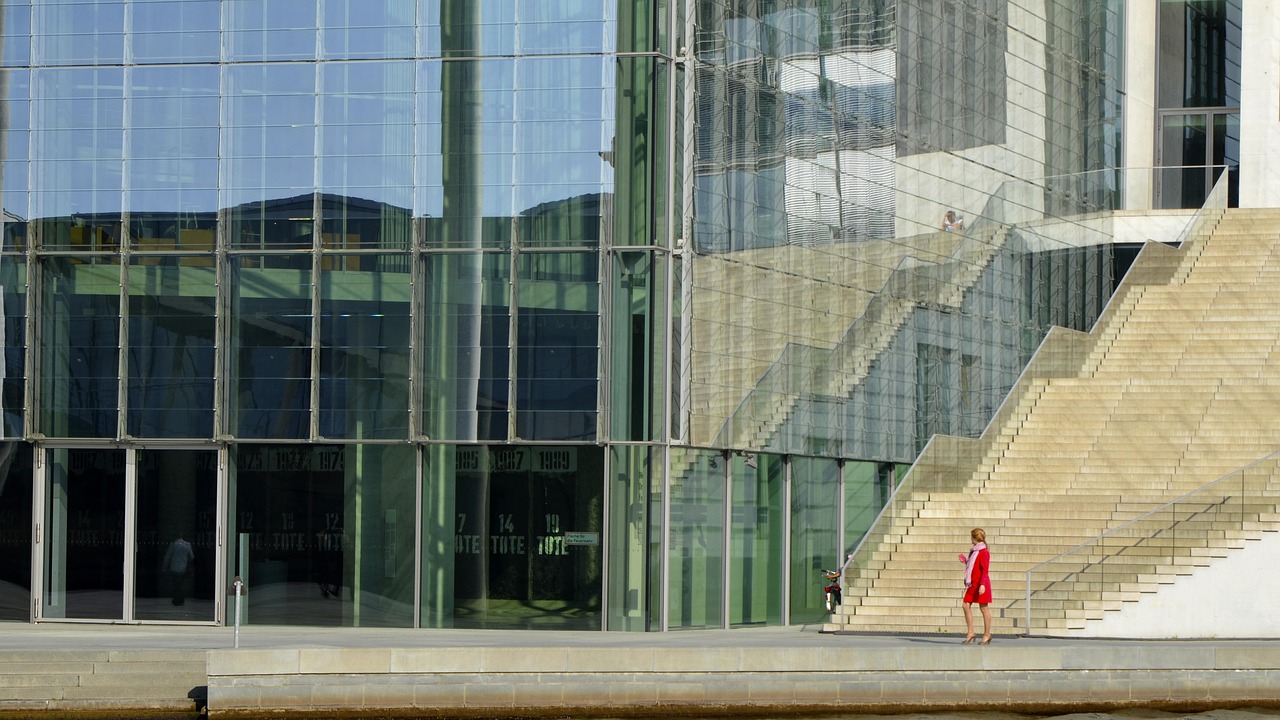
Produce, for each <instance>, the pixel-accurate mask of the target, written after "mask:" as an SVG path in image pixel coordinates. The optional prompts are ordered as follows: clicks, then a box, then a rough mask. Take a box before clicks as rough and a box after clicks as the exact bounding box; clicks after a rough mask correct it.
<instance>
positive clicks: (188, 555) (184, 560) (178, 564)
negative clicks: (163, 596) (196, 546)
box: [160, 533, 196, 605]
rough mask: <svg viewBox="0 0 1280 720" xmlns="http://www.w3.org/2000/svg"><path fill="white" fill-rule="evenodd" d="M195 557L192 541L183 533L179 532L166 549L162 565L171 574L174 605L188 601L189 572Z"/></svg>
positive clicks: (170, 585)
mask: <svg viewBox="0 0 1280 720" xmlns="http://www.w3.org/2000/svg"><path fill="white" fill-rule="evenodd" d="M195 559H196V553H195V551H194V550H192V549H191V543H189V542H187V541H186V540H183V539H182V533H178V534H177V536H175V537H174V539H173V542H171V543H169V547H168V548H167V549H166V550H165V551H164V559H163V560H161V561H160V567H161V568H163V570H164V572H165V574H167V575H168V576H169V589H170V591H171V594H172V596H173V604H174V605H184V604H186V602H187V573H188V572H189V571H190V570H191V565H192V563H193V562H194V561H195Z"/></svg>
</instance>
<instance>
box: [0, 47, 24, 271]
mask: <svg viewBox="0 0 1280 720" xmlns="http://www.w3.org/2000/svg"><path fill="white" fill-rule="evenodd" d="M6 40H7V38H6ZM5 49H8V46H7V45H6V46H5ZM0 83H2V84H0V87H2V88H3V89H4V92H3V96H0V101H2V102H3V103H4V108H5V115H4V118H5V124H6V127H4V130H3V133H0V143H2V145H0V151H3V155H0V189H2V192H3V195H2V196H0V197H2V198H3V201H4V202H3V210H4V213H3V216H0V221H2V222H3V223H4V234H3V235H2V236H0V250H16V251H23V250H26V249H27V243H28V240H27V234H28V223H27V220H28V219H29V217H30V207H29V206H30V200H31V198H30V197H29V194H28V192H27V191H28V190H29V189H30V187H29V184H28V175H29V174H30V172H31V166H30V162H29V161H30V159H31V100H30V98H31V72H30V71H28V70H3V71H0Z"/></svg>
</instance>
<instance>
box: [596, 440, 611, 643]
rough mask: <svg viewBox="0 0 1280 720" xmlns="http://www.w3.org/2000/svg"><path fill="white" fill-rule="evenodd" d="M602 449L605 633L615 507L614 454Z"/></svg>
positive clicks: (602, 621) (602, 624)
mask: <svg viewBox="0 0 1280 720" xmlns="http://www.w3.org/2000/svg"><path fill="white" fill-rule="evenodd" d="M602 449H603V450H604V453H603V454H604V458H603V462H601V466H602V474H601V476H600V482H601V483H602V484H603V488H602V492H601V494H600V503H601V507H603V508H604V511H603V512H602V513H600V516H601V518H600V547H601V548H602V549H603V552H601V553H600V628H599V630H600V631H601V632H604V631H606V630H608V629H609V588H610V586H611V585H612V583H610V582H609V565H610V563H609V556H610V555H611V553H610V550H611V549H612V548H611V545H610V543H609V540H610V539H611V537H612V536H611V535H610V532H609V530H610V528H612V527H613V523H611V522H610V521H609V520H610V517H611V516H612V515H613V513H612V512H610V508H612V507H613V505H612V504H611V502H610V501H611V498H612V495H613V492H612V487H613V483H612V482H611V480H612V479H613V472H612V470H613V453H612V452H610V450H611V447H610V446H603V448H602Z"/></svg>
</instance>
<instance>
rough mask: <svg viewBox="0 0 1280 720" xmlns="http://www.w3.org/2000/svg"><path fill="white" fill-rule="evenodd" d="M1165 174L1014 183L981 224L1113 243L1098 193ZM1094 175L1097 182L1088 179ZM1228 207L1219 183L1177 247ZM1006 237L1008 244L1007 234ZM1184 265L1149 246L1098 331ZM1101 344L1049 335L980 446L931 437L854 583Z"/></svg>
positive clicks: (1068, 334) (863, 551) (995, 198)
mask: <svg viewBox="0 0 1280 720" xmlns="http://www.w3.org/2000/svg"><path fill="white" fill-rule="evenodd" d="M1162 169H1163V168H1138V169H1136V170H1132V171H1130V170H1126V171H1123V172H1119V171H1116V170H1114V169H1113V170H1105V171H1098V172H1097V173H1096V174H1095V173H1084V174H1082V176H1058V177H1053V178H1046V179H1042V180H1035V181H1010V182H1007V183H1005V184H1004V185H1002V186H1001V188H1000V189H999V190H998V191H997V192H996V193H994V194H993V195H992V196H991V197H990V198H989V199H988V202H987V205H986V209H985V210H984V212H983V215H982V218H981V222H982V223H991V224H996V223H999V224H1004V225H1006V226H1008V227H1013V226H1018V227H1019V228H1020V229H1023V230H1024V231H1025V232H1028V233H1030V234H1033V235H1037V234H1039V235H1044V236H1050V237H1052V236H1054V235H1057V236H1061V235H1062V234H1064V232H1065V233H1076V234H1077V235H1084V234H1087V235H1091V236H1095V237H1093V240H1099V239H1105V237H1104V238H1099V237H1097V236H1109V235H1110V234H1111V233H1112V232H1113V227H1112V225H1111V220H1110V219H1109V218H1108V215H1109V211H1110V210H1112V209H1114V208H1110V207H1105V206H1103V205H1101V204H1100V200H1101V199H1104V198H1105V197H1106V196H1105V193H1102V192H1100V191H1099V190H1098V188H1104V189H1105V188H1107V187H1119V186H1122V185H1125V184H1126V178H1127V173H1129V172H1134V173H1136V174H1137V175H1139V176H1141V177H1150V176H1151V175H1152V174H1153V173H1154V172H1155V171H1157V170H1162ZM1091 175H1096V177H1093V178H1092V179H1091V178H1090V177H1086V176H1091ZM1107 176H1110V177H1107ZM1223 177H1224V178H1225V177H1226V173H1223ZM1089 188H1094V190H1092V191H1091V190H1089ZM1113 197H1114V196H1113ZM1045 198H1052V199H1051V200H1046V199H1045ZM1225 207H1226V183H1225V182H1223V181H1220V182H1219V183H1218V185H1216V186H1215V187H1214V190H1213V192H1212V193H1211V194H1210V197H1209V199H1208V200H1207V201H1206V204H1205V207H1203V208H1201V209H1200V210H1199V211H1197V212H1196V213H1195V214H1193V215H1192V216H1190V217H1189V218H1187V219H1186V220H1185V221H1180V222H1182V223H1183V224H1182V225H1181V227H1178V228H1177V231H1176V236H1175V237H1176V242H1178V243H1179V244H1181V243H1184V242H1185V241H1187V240H1188V239H1192V238H1195V237H1196V236H1197V235H1199V234H1200V233H1203V232H1204V231H1205V229H1206V228H1208V227H1210V226H1211V224H1212V223H1215V222H1216V221H1217V219H1218V218H1219V217H1220V213H1216V214H1215V213H1214V212H1212V211H1213V210H1217V209H1221V208H1225ZM1051 209H1052V210H1055V211H1057V212H1061V211H1063V210H1072V209H1074V210H1075V211H1076V212H1073V213H1070V215H1057V214H1056V213H1055V212H1050V210H1051ZM1207 211H1208V212H1207ZM980 227H981V225H978V224H976V225H975V228H980ZM1175 227H1176V226H1175ZM1005 235H1006V237H1007V235H1008V233H1005ZM1181 258H1182V253H1181V252H1179V251H1177V250H1174V249H1172V248H1170V247H1168V246H1166V245H1163V244H1159V243H1149V244H1148V245H1147V246H1145V247H1144V248H1143V250H1142V251H1141V252H1140V254H1139V260H1138V261H1137V262H1135V264H1134V266H1133V268H1132V269H1131V270H1130V272H1129V273H1128V274H1127V275H1126V276H1125V278H1124V279H1123V280H1122V281H1121V283H1120V285H1119V286H1118V287H1117V290H1116V292H1115V293H1113V294H1112V297H1111V299H1110V300H1109V301H1108V303H1107V305H1106V306H1105V307H1104V308H1103V310H1102V313H1101V314H1100V316H1099V320H1098V321H1097V322H1096V323H1095V324H1094V327H1095V328H1097V327H1101V326H1103V325H1104V323H1106V322H1108V321H1109V320H1110V318H1111V317H1113V316H1114V315H1115V313H1116V312H1117V307H1116V306H1117V305H1118V303H1117V302H1116V300H1117V298H1121V297H1123V296H1124V295H1125V294H1126V293H1127V291H1128V288H1129V287H1131V286H1133V285H1136V284H1147V283H1159V282H1167V281H1169V280H1170V279H1171V278H1172V277H1173V276H1174V273H1175V272H1176V270H1177V266H1178V262H1179V261H1180V260H1181ZM1096 342H1097V339H1096V337H1095V336H1094V335H1093V334H1090V333H1083V332H1078V331H1074V330H1068V329H1065V328H1060V327H1054V328H1051V329H1050V330H1049V331H1048V332H1047V334H1046V335H1045V337H1044V339H1043V340H1042V342H1041V343H1040V345H1039V346H1038V347H1037V349H1036V350H1035V352H1034V353H1033V354H1032V356H1031V358H1030V360H1029V362H1028V363H1027V365H1026V366H1025V367H1024V368H1023V370H1022V372H1021V373H1020V374H1019V377H1018V379H1017V380H1016V382H1015V383H1014V385H1013V387H1012V389H1011V391H1010V392H1009V393H1008V394H1007V395H1006V396H1005V398H1004V400H1003V402H1002V403H1001V404H1000V406H999V407H998V408H997V409H996V411H995V413H994V414H993V415H992V418H991V420H990V421H989V422H988V423H987V425H986V428H985V429H984V431H983V433H982V435H981V436H980V437H979V438H977V439H970V438H962V437H954V436H946V435H935V436H933V437H932V438H931V439H930V440H929V442H928V443H927V444H926V446H925V448H924V450H923V451H922V452H921V453H920V455H919V457H918V458H917V459H916V461H915V463H914V464H913V465H912V466H911V468H910V470H908V472H907V474H906V475H905V476H904V477H903V480H902V482H901V483H900V484H899V485H898V486H897V487H896V488H894V490H893V492H892V493H891V494H890V496H889V498H888V499H887V501H886V503H885V506H884V508H883V509H882V510H881V511H880V513H879V515H877V517H876V519H875V520H874V521H873V522H872V524H871V526H870V527H869V528H868V529H867V531H866V532H865V533H863V535H862V536H861V537H860V538H859V539H858V541H857V543H856V544H855V545H854V546H853V549H852V550H851V551H850V553H849V555H851V556H852V557H851V559H850V560H849V561H848V563H847V567H851V568H852V570H851V573H852V574H851V577H857V576H858V575H859V574H860V573H861V572H863V571H865V570H870V569H872V566H873V565H876V564H878V563H879V561H878V560H876V559H874V558H872V557H871V555H872V554H873V553H872V552H871V548H869V547H868V544H869V543H872V542H881V541H883V540H886V539H887V540H888V541H889V542H890V543H893V542H896V538H897V537H898V536H899V535H901V534H905V532H906V530H907V528H908V527H909V526H910V524H911V523H913V522H914V520H915V518H916V517H917V516H918V510H919V508H920V507H922V506H923V505H924V503H926V502H927V501H928V500H929V498H930V496H931V495H932V494H934V493H941V492H958V491H960V490H962V489H964V488H965V486H966V485H967V483H968V482H969V481H970V479H972V477H973V475H974V471H975V470H976V469H977V467H978V464H979V463H980V462H981V461H982V459H983V458H984V457H985V455H986V453H987V452H988V450H989V449H990V448H991V447H992V445H993V443H994V442H995V441H996V435H997V434H998V433H999V431H1000V429H1001V428H1003V427H1004V426H1005V424H1006V423H1007V422H1008V420H1009V419H1010V418H1011V417H1012V416H1013V415H1014V414H1015V413H1016V412H1018V411H1019V405H1020V403H1022V402H1023V401H1024V396H1025V388H1026V387H1027V386H1028V383H1029V381H1030V379H1031V378H1052V377H1078V376H1079V374H1080V372H1081V370H1082V368H1083V366H1084V363H1085V360H1086V358H1087V357H1088V355H1089V352H1090V351H1091V350H1092V349H1093V347H1094V345H1095V343H1096ZM850 589H851V588H850Z"/></svg>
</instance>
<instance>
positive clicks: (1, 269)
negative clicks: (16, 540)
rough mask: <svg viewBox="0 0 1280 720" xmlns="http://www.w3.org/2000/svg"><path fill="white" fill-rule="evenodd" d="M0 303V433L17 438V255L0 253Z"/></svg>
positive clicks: (23, 267) (21, 351)
mask: <svg viewBox="0 0 1280 720" xmlns="http://www.w3.org/2000/svg"><path fill="white" fill-rule="evenodd" d="M0 303H3V306H0V343H2V344H3V346H4V353H3V354H2V355H0V363H2V364H0V373H3V375H0V437H15V438H20V437H22V436H23V418H24V416H25V409H24V408H25V403H26V400H25V399H24V398H25V389H26V380H27V355H26V352H27V322H26V320H27V263H26V260H25V259H24V258H23V257H21V256H16V255H0ZM0 477H3V475H2V474H0Z"/></svg>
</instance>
